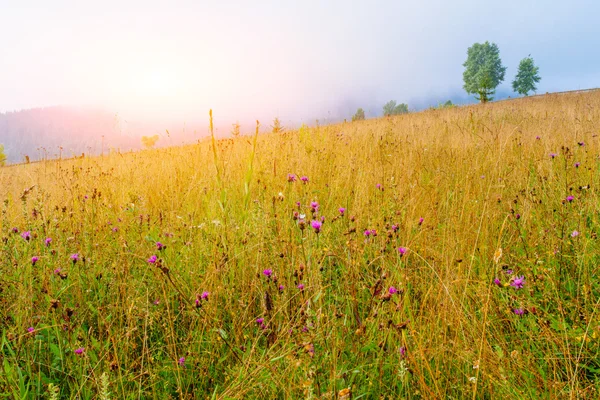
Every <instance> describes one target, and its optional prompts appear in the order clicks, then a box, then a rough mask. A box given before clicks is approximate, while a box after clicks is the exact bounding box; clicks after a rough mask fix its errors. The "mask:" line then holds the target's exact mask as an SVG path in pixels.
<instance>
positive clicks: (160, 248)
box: [156, 242, 167, 251]
mask: <svg viewBox="0 0 600 400" xmlns="http://www.w3.org/2000/svg"><path fill="white" fill-rule="evenodd" d="M165 247H167V246H165V245H164V244H162V243H161V242H156V249H157V250H158V251H161V250H163V249H164V248H165Z"/></svg>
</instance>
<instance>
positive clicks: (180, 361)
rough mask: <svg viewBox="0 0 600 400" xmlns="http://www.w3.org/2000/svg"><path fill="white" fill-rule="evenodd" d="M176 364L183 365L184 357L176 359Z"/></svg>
mask: <svg viewBox="0 0 600 400" xmlns="http://www.w3.org/2000/svg"><path fill="white" fill-rule="evenodd" d="M177 364H179V366H180V367H185V357H181V358H180V359H179V360H177Z"/></svg>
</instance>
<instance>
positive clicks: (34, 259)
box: [31, 256, 40, 265]
mask: <svg viewBox="0 0 600 400" xmlns="http://www.w3.org/2000/svg"><path fill="white" fill-rule="evenodd" d="M39 259H40V258H39V257H38V256H33V257H31V265H35V263H36V262H38V261H39Z"/></svg>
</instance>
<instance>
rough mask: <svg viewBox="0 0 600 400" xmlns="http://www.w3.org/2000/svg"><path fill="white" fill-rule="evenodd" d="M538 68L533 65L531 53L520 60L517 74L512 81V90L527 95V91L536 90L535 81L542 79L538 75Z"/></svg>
mask: <svg viewBox="0 0 600 400" xmlns="http://www.w3.org/2000/svg"><path fill="white" fill-rule="evenodd" d="M539 70H540V68H539V67H538V66H536V65H535V63H534V62H533V58H531V55H530V56H529V57H526V58H524V59H522V60H521V62H520V63H519V70H518V71H517V76H515V80H514V81H513V83H512V87H513V90H514V91H515V92H517V93H519V94H522V95H525V96H527V94H528V93H529V92H535V91H536V90H537V86H536V83H539V81H540V80H541V79H542V78H540V76H539V75H538V72H539Z"/></svg>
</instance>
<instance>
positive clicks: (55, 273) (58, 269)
mask: <svg viewBox="0 0 600 400" xmlns="http://www.w3.org/2000/svg"><path fill="white" fill-rule="evenodd" d="M61 271H62V269H60V268H56V269H55V270H54V275H58V274H60V272H61Z"/></svg>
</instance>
